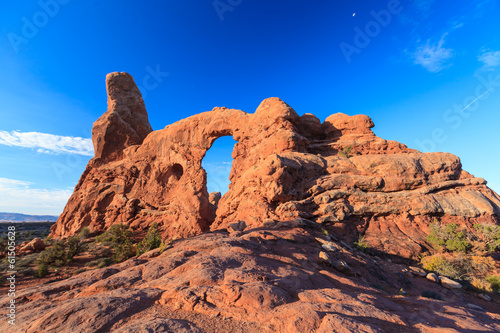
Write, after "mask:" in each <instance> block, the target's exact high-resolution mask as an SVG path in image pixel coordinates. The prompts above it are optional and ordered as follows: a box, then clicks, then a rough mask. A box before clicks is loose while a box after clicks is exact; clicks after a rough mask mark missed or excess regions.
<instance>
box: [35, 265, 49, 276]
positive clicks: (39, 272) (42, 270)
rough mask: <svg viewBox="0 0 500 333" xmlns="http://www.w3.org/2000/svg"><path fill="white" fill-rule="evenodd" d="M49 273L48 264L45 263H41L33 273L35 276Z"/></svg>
mask: <svg viewBox="0 0 500 333" xmlns="http://www.w3.org/2000/svg"><path fill="white" fill-rule="evenodd" d="M47 275H49V266H48V265H47V264H45V263H41V264H40V265H39V266H38V269H37V271H36V273H35V276H36V277H37V278H43V277H46V276H47Z"/></svg>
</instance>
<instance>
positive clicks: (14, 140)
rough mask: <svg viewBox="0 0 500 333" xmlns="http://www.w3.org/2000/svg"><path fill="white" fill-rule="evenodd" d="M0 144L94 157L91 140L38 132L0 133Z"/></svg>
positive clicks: (52, 152) (41, 151)
mask: <svg viewBox="0 0 500 333" xmlns="http://www.w3.org/2000/svg"><path fill="white" fill-rule="evenodd" d="M0 144H1V145H6V146H14V147H24V148H33V149H37V151H38V152H39V153H46V154H79V155H86V156H94V147H93V145H92V140H91V139H85V138H80V137H71V136H60V135H54V134H47V133H39V132H18V131H11V132H7V131H0Z"/></svg>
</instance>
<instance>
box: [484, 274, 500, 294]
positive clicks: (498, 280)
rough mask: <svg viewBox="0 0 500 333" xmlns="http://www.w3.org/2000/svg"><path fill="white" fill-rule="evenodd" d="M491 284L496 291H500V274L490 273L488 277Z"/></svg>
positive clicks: (487, 279)
mask: <svg viewBox="0 0 500 333" xmlns="http://www.w3.org/2000/svg"><path fill="white" fill-rule="evenodd" d="M486 281H488V282H489V283H490V285H491V288H492V289H493V290H495V291H500V276H499V275H488V277H487V278H486Z"/></svg>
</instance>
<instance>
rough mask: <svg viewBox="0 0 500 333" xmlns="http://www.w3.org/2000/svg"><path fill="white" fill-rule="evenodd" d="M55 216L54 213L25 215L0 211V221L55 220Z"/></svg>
mask: <svg viewBox="0 0 500 333" xmlns="http://www.w3.org/2000/svg"><path fill="white" fill-rule="evenodd" d="M57 218H58V216H55V215H26V214H18V213H2V212H0V222H46V221H49V222H55V221H57Z"/></svg>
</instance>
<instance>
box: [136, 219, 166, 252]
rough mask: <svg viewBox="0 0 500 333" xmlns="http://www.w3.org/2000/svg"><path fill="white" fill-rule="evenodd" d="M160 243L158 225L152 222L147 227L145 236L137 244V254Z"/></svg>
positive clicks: (154, 247)
mask: <svg viewBox="0 0 500 333" xmlns="http://www.w3.org/2000/svg"><path fill="white" fill-rule="evenodd" d="M161 244H162V240H161V236H160V232H159V231H158V225H157V224H156V222H154V223H153V224H152V225H151V227H149V230H148V233H147V235H146V237H144V238H143V239H142V241H140V242H139V244H137V255H138V256H139V255H141V254H143V253H146V252H148V251H151V250H152V249H156V248H157V247H159V246H160V245H161Z"/></svg>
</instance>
